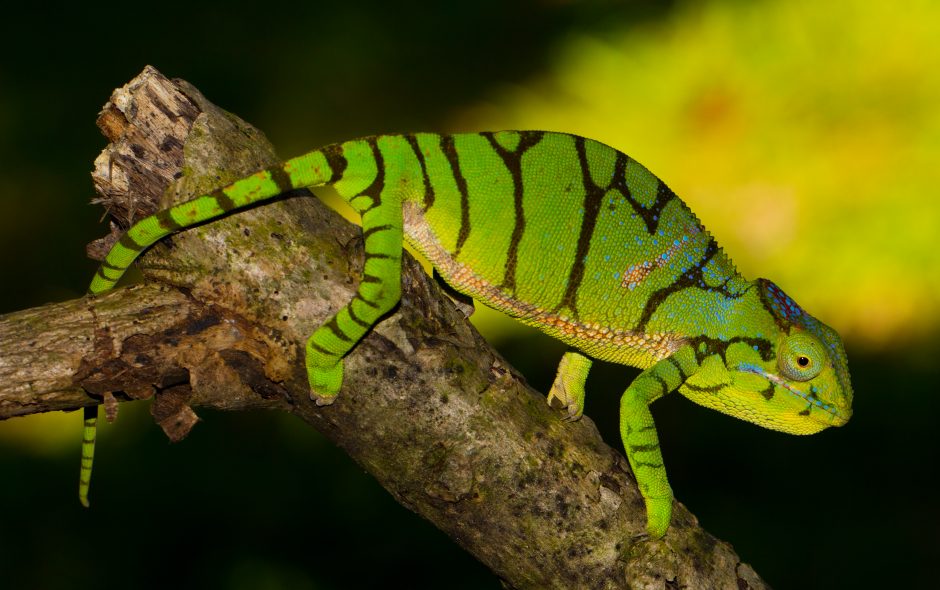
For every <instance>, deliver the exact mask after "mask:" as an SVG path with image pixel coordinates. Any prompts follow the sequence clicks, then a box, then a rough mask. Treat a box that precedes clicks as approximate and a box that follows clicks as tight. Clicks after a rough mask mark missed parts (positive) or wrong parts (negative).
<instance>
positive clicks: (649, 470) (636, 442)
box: [620, 346, 697, 539]
mask: <svg viewBox="0 0 940 590" xmlns="http://www.w3.org/2000/svg"><path fill="white" fill-rule="evenodd" d="M695 368H697V364H696V361H695V354H694V352H693V351H692V349H691V348H690V347H688V346H685V347H683V348H681V349H679V350H678V351H677V352H675V353H673V355H672V356H670V357H667V358H665V359H663V360H661V361H659V362H657V363H656V364H655V365H653V366H652V367H650V368H648V369H646V370H645V371H643V372H642V373H640V374H639V375H638V376H637V378H636V379H634V380H633V383H631V384H630V386H629V387H628V388H627V391H626V392H624V394H623V397H622V398H621V399H620V436H621V437H622V439H623V447H624V450H625V451H626V453H627V459H628V460H629V462H630V467H631V468H632V469H633V475H634V476H635V477H636V483H637V486H638V487H639V488H640V493H641V494H642V495H643V499H644V500H645V502H646V531H647V533H649V535H650V537H652V538H654V539H658V538H660V537H662V536H663V535H664V534H666V529H667V528H669V522H670V520H671V519H672V488H671V487H670V486H669V480H668V479H667V478H666V468H665V467H664V466H663V455H662V452H661V451H660V449H659V437H658V436H657V434H656V425H655V424H654V423H653V416H652V414H650V410H649V404H651V403H652V402H654V401H656V400H657V399H659V398H661V397H662V396H664V395H666V394H667V393H669V392H671V391H673V390H675V389H677V388H678V387H679V386H680V385H682V383H683V382H684V381H685V380H686V378H687V377H688V376H689V375H690V374H691V373H692V372H693V371H694V370H695Z"/></svg>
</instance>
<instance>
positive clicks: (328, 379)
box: [307, 362, 343, 406]
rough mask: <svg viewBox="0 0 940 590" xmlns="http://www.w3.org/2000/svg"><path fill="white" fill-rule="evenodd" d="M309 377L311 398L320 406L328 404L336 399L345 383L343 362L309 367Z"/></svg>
mask: <svg viewBox="0 0 940 590" xmlns="http://www.w3.org/2000/svg"><path fill="white" fill-rule="evenodd" d="M307 378H308V379H309V381H310V399H312V400H314V401H315V402H317V405H318V406H328V405H330V404H332V403H333V402H334V401H336V396H337V394H339V388H340V386H342V384H343V363H342V362H338V363H336V364H335V365H332V366H329V367H308V369H307Z"/></svg>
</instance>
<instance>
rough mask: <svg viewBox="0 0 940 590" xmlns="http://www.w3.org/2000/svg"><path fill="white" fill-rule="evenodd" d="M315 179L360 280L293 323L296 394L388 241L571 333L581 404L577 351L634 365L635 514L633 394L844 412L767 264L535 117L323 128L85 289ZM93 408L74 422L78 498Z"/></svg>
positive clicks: (725, 405)
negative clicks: (761, 274) (345, 226)
mask: <svg viewBox="0 0 940 590" xmlns="http://www.w3.org/2000/svg"><path fill="white" fill-rule="evenodd" d="M321 185H331V186H333V187H334V188H335V189H336V191H337V192H338V193H339V194H340V196H341V197H343V199H345V200H346V201H347V202H348V203H349V204H350V205H351V206H352V207H353V209H355V210H356V211H357V212H358V213H359V214H360V215H361V217H362V229H363V237H364V248H365V263H364V268H363V271H362V272H363V274H362V276H363V279H362V281H361V283H360V285H359V288H358V290H357V292H356V294H355V296H354V297H353V298H352V299H351V300H350V301H349V303H348V304H347V305H346V306H344V307H343V308H341V309H339V310H338V311H337V312H336V314H335V315H334V316H333V317H332V318H330V319H329V320H328V321H326V322H325V323H324V324H323V325H322V326H320V327H319V328H318V329H317V330H316V331H315V332H314V333H313V334H312V335H311V336H310V338H309V339H308V341H307V347H306V366H307V374H308V377H309V383H310V389H311V395H312V397H313V398H315V399H316V400H317V402H318V403H320V404H329V403H331V402H332V401H333V400H334V399H335V398H336V396H337V395H338V394H339V392H340V388H341V387H342V384H343V366H344V364H343V360H344V357H345V356H346V355H347V354H348V353H349V352H350V350H352V349H353V347H355V346H356V343H357V342H358V341H359V340H360V339H361V338H362V337H363V336H364V335H365V334H366V333H367V332H368V331H369V330H370V329H371V328H372V327H373V326H374V325H375V324H376V323H377V322H378V321H379V319H380V318H381V317H382V315H383V314H385V313H386V312H387V311H389V310H390V309H391V308H392V307H394V306H395V304H396V303H397V302H398V299H399V296H400V287H401V257H402V248H403V243H404V242H408V243H409V244H410V245H412V246H413V247H414V248H415V249H416V250H418V251H419V252H421V253H422V254H423V255H424V256H425V257H426V258H427V259H428V260H429V261H430V262H431V264H432V265H433V266H434V267H435V270H436V271H437V272H438V273H439V275H440V276H441V277H442V278H443V279H444V280H445V281H446V282H447V283H448V284H449V285H450V286H451V287H453V288H454V289H455V290H456V291H458V292H460V293H463V294H464V295H469V296H471V297H473V298H474V299H477V300H479V301H480V302H481V303H484V304H486V305H489V306H490V307H493V308H496V309H499V310H501V311H504V312H506V313H507V314H509V315H511V316H513V317H516V318H518V319H519V320H520V321H522V322H524V323H526V324H529V325H531V326H535V327H537V328H539V329H541V330H543V331H544V332H546V333H548V334H550V335H552V336H554V337H556V338H558V339H560V340H562V341H563V342H565V343H567V344H568V345H569V346H570V347H571V350H570V351H569V352H567V353H566V354H565V355H564V357H563V358H562V361H561V363H560V364H559V366H558V374H557V377H556V379H555V382H554V384H553V385H552V388H551V391H550V393H549V399H550V400H558V401H560V402H561V404H562V405H563V406H564V408H565V416H566V417H567V418H570V419H577V418H578V417H579V416H580V415H581V412H582V410H583V408H584V397H585V391H584V384H585V380H586V378H587V374H588V372H589V371H590V368H591V364H592V362H593V359H602V360H607V361H613V362H617V363H622V364H625V365H631V366H635V367H639V368H641V369H643V372H642V373H641V374H640V375H639V376H638V377H637V378H636V379H635V380H634V381H633V382H632V383H630V384H629V386H628V387H627V388H626V391H625V392H624V394H623V397H622V398H621V404H620V408H621V414H620V430H621V436H622V438H623V443H624V448H625V450H626V455H627V458H628V460H629V462H630V465H631V467H632V468H633V471H634V474H635V475H636V480H637V484H638V486H639V488H640V491H641V492H642V494H643V496H644V498H645V500H646V510H647V531H648V533H649V534H650V536H652V537H661V536H662V535H664V534H665V532H666V529H667V528H668V526H669V522H670V519H671V514H672V490H671V488H670V486H669V482H668V480H667V478H666V470H665V467H664V466H663V459H662V454H661V453H660V450H659V439H658V434H657V431H656V427H655V425H654V424H653V418H652V416H651V414H650V411H649V407H648V406H649V404H650V403H652V402H653V401H655V400H656V399H659V398H660V397H662V396H664V395H666V394H668V393H670V392H672V391H680V392H681V393H682V394H683V395H685V396H687V397H688V398H690V399H691V400H693V401H695V402H697V403H700V404H702V405H705V406H707V407H710V408H714V409H716V410H719V411H721V412H724V413H726V414H729V415H732V416H735V417H737V418H741V419H743V420H748V421H750V422H754V423H755V424H759V425H761V426H765V427H767V428H774V429H777V430H782V431H785V432H792V433H797V434H809V433H812V432H817V431H819V430H821V429H823V428H826V427H827V426H832V425H839V424H844V423H845V421H846V420H848V418H849V416H850V415H851V404H852V388H851V384H850V382H849V373H848V366H847V364H846V359H845V353H844V351H843V349H842V341H841V340H840V339H839V336H838V335H837V334H836V333H835V332H834V331H833V330H832V329H831V328H829V327H828V326H826V325H825V324H823V323H821V322H820V321H818V320H816V319H815V318H813V317H812V316H810V315H809V314H807V313H806V312H804V311H803V310H802V309H801V308H800V307H799V306H798V305H796V303H795V302H794V301H793V300H792V299H790V298H789V297H788V296H787V295H786V294H785V293H783V291H782V290H780V288H779V287H777V286H776V285H774V284H773V283H772V282H770V281H768V280H766V279H758V280H757V281H749V280H747V279H745V278H744V277H742V276H741V275H740V274H738V272H737V270H736V269H735V267H734V264H733V263H732V262H731V260H730V258H728V256H727V255H725V253H724V252H723V251H722V250H721V248H719V247H718V244H717V242H716V241H715V239H714V238H713V237H712V236H711V235H710V234H709V233H708V232H707V231H706V230H705V228H704V227H703V226H702V224H701V223H700V222H699V220H698V218H696V216H695V215H694V214H693V213H692V211H691V210H689V208H688V206H686V204H685V203H683V202H682V200H681V199H679V197H677V196H676V194H675V193H673V192H672V191H671V190H670V189H669V187H667V186H666V185H665V184H664V183H663V182H661V181H660V180H659V179H658V178H656V176H654V175H653V174H652V173H650V172H649V171H648V170H647V169H646V168H644V167H643V166H642V165H640V164H639V163H638V162H636V161H635V160H633V159H631V158H630V157H629V156H627V155H626V154H623V153H621V152H619V151H617V150H615V149H613V148H611V147H609V146H606V145H604V144H602V143H599V142H596V141H593V140H590V139H586V138H584V137H578V136H575V135H568V134H565V133H548V132H542V131H500V132H482V133H465V134H458V135H437V134H433V133H416V134H407V135H380V136H374V137H366V138H363V139H357V140H352V141H347V142H344V143H340V144H334V145H330V146H326V147H324V148H320V149H317V150H314V151H312V152H309V153H307V154H305V155H302V156H299V157H297V158H293V159H291V160H288V161H286V162H284V163H282V164H280V165H277V166H273V167H271V168H267V169H265V170H261V171H259V172H258V173H256V174H254V175H252V176H249V177H247V178H244V179H242V180H239V181H237V182H235V183H234V184H231V185H229V186H225V187H220V188H218V189H217V190H215V191H213V192H211V193H209V194H206V195H203V196H201V197H197V198H195V199H193V200H190V201H187V202H185V203H180V204H178V205H175V206H173V207H171V208H169V209H166V210H164V211H160V212H158V213H156V214H155V215H152V216H149V217H146V218H144V219H141V220H139V221H138V222H137V223H136V224H134V225H133V227H131V228H130V229H129V230H128V231H127V233H126V234H124V236H123V237H122V238H121V239H120V240H119V241H118V242H117V243H116V244H115V245H114V247H113V248H112V249H111V251H110V252H109V253H108V255H107V257H106V259H105V260H104V262H103V263H102V265H101V267H100V268H99V269H98V273H97V274H96V275H95V278H94V280H93V281H92V283H91V287H90V288H89V290H90V292H91V293H93V294H94V293H102V292H104V291H107V290H109V289H111V288H113V287H114V286H115V284H116V283H117V281H118V279H120V278H121V276H122V275H123V274H124V271H125V270H126V269H127V268H128V266H130V264H131V263H132V262H133V261H134V259H135V258H136V257H137V256H138V255H140V254H141V253H142V252H143V251H144V250H146V249H147V248H148V247H149V246H150V245H152V244H154V243H155V242H157V241H159V240H160V239H162V238H164V237H165V236H167V235H169V234H171V233H173V232H176V231H181V230H183V229H185V228H187V227H189V226H191V225H195V224H197V223H203V222H205V221H208V220H211V219H214V218H217V217H220V216H223V215H226V214H228V213H230V212H232V211H234V210H236V209H239V208H242V207H246V206H248V205H252V204H255V203H259V202H262V201H265V200H268V199H271V198H273V197H276V196H278V195H280V194H281V193H283V192H286V191H289V190H292V189H297V188H306V187H315V186H321ZM94 431H95V416H94V415H91V416H88V419H87V420H86V436H85V441H86V442H85V445H84V447H83V457H84V458H85V459H84V460H83V463H82V479H81V482H82V483H81V487H80V497H81V499H82V501H83V502H84V503H87V494H88V481H89V477H90V474H91V458H92V452H91V451H92V450H93V449H92V445H93V444H94Z"/></svg>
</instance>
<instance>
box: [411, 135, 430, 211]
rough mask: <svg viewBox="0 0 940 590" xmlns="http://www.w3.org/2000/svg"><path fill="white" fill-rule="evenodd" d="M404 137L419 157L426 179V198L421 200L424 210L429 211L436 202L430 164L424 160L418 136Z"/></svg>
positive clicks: (423, 176)
mask: <svg viewBox="0 0 940 590" xmlns="http://www.w3.org/2000/svg"><path fill="white" fill-rule="evenodd" d="M404 137H405V141H407V142H408V145H409V146H411V149H412V151H414V153H415V157H416V158H418V164H419V165H420V166H421V177H422V178H423V179H424V198H423V199H422V200H421V201H422V203H423V207H424V211H427V210H428V209H430V208H431V205H433V204H434V187H432V186H431V178H430V177H429V176H428V165H427V162H425V161H424V152H422V151H421V146H419V145H418V138H417V137H415V136H414V135H405V136H404Z"/></svg>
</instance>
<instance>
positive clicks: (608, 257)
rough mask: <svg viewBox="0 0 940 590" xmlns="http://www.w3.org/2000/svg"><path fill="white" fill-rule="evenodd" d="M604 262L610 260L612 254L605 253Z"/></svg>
mask: <svg viewBox="0 0 940 590" xmlns="http://www.w3.org/2000/svg"><path fill="white" fill-rule="evenodd" d="M604 262H610V254H606V255H604Z"/></svg>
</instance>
